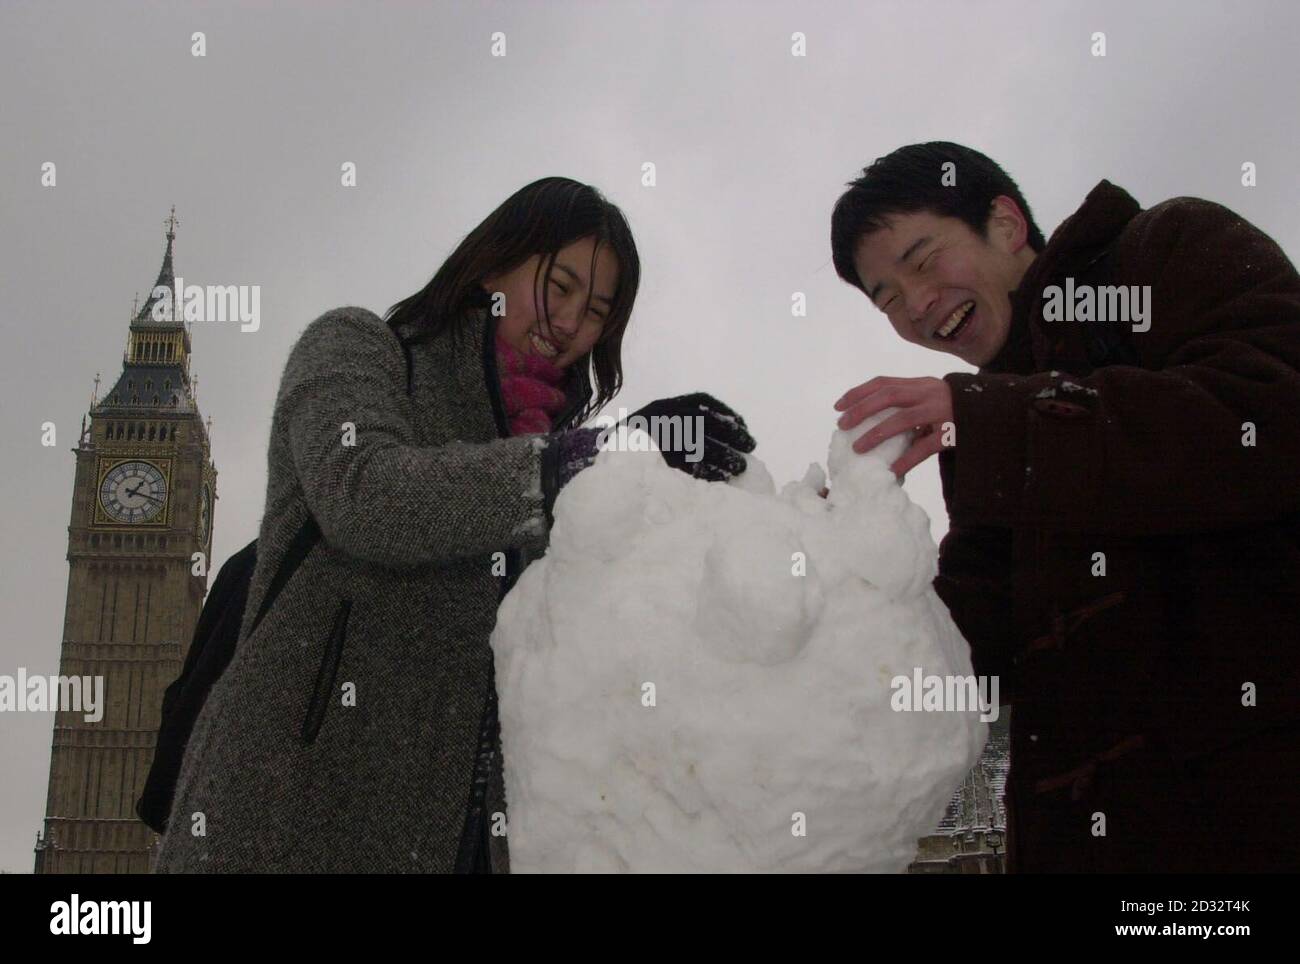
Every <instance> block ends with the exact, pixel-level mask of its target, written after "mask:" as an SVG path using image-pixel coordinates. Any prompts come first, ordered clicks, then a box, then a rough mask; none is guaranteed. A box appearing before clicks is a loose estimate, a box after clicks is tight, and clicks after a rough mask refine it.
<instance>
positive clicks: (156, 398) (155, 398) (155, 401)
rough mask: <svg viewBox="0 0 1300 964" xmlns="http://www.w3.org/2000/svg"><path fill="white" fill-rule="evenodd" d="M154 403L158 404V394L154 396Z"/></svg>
mask: <svg viewBox="0 0 1300 964" xmlns="http://www.w3.org/2000/svg"><path fill="white" fill-rule="evenodd" d="M153 403H154V404H155V405H157V404H158V396H157V395H155V396H154V397H153Z"/></svg>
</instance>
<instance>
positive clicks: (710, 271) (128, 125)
mask: <svg viewBox="0 0 1300 964" xmlns="http://www.w3.org/2000/svg"><path fill="white" fill-rule="evenodd" d="M1298 27H1300V11H1297V9H1296V7H1295V5H1294V4H1293V3H1287V2H1273V3H1266V2H1240V0H1238V2H1233V3H1211V2H1203V0H1198V2H1179V3H1173V2H1161V3H1135V2H1133V0H1127V2H1121V3H1104V2H1103V3H1098V2H1089V3H1086V4H1084V3H1065V2H1055V3H1053V2H1032V3H1031V2H1016V3H1011V2H971V3H957V2H943V3H939V2H915V0H914V2H875V0H854V2H847V3H831V2H810V0H801V2H798V3H793V2H780V3H777V2H773V3H735V2H733V3H723V2H699V0H695V2H687V3H659V2H655V3H650V2H611V3H594V2H581V3H577V2H559V3H545V4H543V3H531V2H528V3H510V4H499V3H472V4H471V3H457V4H451V3H421V4H414V3H394V2H389V3H365V4H359V3H358V4H355V5H351V4H349V5H344V4H340V3H332V2H321V0H313V2H310V3H288V2H279V3H269V2H265V3H250V2H244V3H192V2H186V0H166V2H156V3H122V2H115V3H102V2H83V3H57V2H39V3H17V2H12V0H0V225H3V227H2V229H0V263H3V265H4V276H5V284H4V288H3V292H2V293H0V318H3V322H4V326H5V328H4V332H5V336H6V344H5V346H4V351H3V353H2V355H0V357H2V358H3V360H2V361H0V364H2V365H3V366H4V370H3V374H4V382H3V383H4V386H5V399H6V404H5V405H4V406H3V407H2V408H0V431H2V433H3V435H2V437H3V439H4V440H5V445H6V455H7V462H8V464H7V468H6V470H5V471H4V472H3V473H0V489H2V491H3V503H2V504H3V505H6V506H8V507H9V508H8V511H9V516H8V517H7V520H6V522H5V526H4V534H5V537H4V540H3V546H2V547H0V552H3V560H2V562H0V565H2V566H3V570H2V571H3V580H0V617H2V618H3V626H4V634H5V635H4V647H3V658H0V673H4V674H13V673H15V672H16V669H17V667H19V666H24V667H26V668H27V670H28V671H29V672H30V673H52V672H57V668H58V657H59V641H60V638H61V633H62V619H63V605H64V594H65V590H66V583H67V571H68V567H67V562H66V559H65V552H66V539H67V528H66V527H67V524H68V514H69V505H70V498H71V492H72V480H73V456H72V455H71V454H70V452H69V448H70V447H71V446H72V445H73V444H75V440H76V436H77V430H78V427H79V424H80V421H81V418H82V415H83V414H84V413H85V411H86V408H87V403H88V401H89V395H90V391H91V386H92V380H93V378H94V375H95V373H96V372H100V373H101V374H102V375H103V378H104V380H105V382H106V383H107V385H111V384H112V381H113V379H114V378H115V377H116V375H117V374H118V372H119V371H120V367H121V356H122V351H123V348H124V347H125V344H126V334H127V321H128V314H129V311H130V307H131V299H132V295H133V294H134V293H135V292H140V294H141V296H142V297H143V296H145V295H146V294H147V291H148V288H149V286H150V285H151V284H152V283H153V280H154V277H155V276H156V274H157V271H158V266H159V262H160V259H161V256H162V252H163V244H164V239H163V227H162V221H163V218H164V217H165V216H166V214H167V211H168V208H169V206H170V205H172V204H175V205H176V210H177V216H178V217H179V219H180V227H179V229H178V237H177V241H176V267H177V273H178V274H180V275H182V276H184V278H185V279H186V280H187V282H190V283H198V284H250V285H251V284H257V285H260V286H261V288H262V304H261V309H262V327H261V330H260V331H258V332H257V333H241V332H240V331H239V330H238V327H237V326H236V325H231V324H226V325H219V324H209V325H204V324H196V326H195V333H194V359H193V367H194V371H195V372H196V373H197V374H198V375H199V379H200V387H199V405H200V407H201V409H202V411H203V413H204V414H205V415H206V416H211V417H212V419H213V433H212V440H213V452H214V458H215V461H216V465H217V469H218V472H219V473H220V476H219V483H218V496H219V501H218V504H217V509H216V521H215V544H214V553H213V555H214V559H215V561H216V562H217V563H218V564H219V563H220V562H221V561H223V560H224V559H225V557H226V556H227V555H229V554H230V553H231V552H232V551H234V550H235V549H237V548H238V547H240V546H242V545H243V544H244V543H245V542H247V541H248V540H249V539H251V538H253V537H254V536H255V535H256V533H257V526H258V521H259V519H260V516H261V511H262V500H263V495H264V487H265V481H266V479H265V462H266V443H267V433H268V428H269V424H270V418H271V406H272V401H273V399H274V396H275V391H276V385H277V380H278V377H279V373H280V370H281V368H282V366H283V364H284V360H285V357H286V354H287V352H288V349H289V346H290V345H291V343H292V342H293V340H294V338H295V337H296V335H297V334H298V333H299V332H300V331H301V330H302V329H303V328H304V327H305V326H306V325H307V323H308V322H310V321H311V320H312V319H313V318H314V317H316V316H317V315H318V314H320V313H321V312H322V311H324V310H326V309H328V308H331V307H334V306H337V305H344V304H356V305H364V306H366V307H369V308H372V309H374V310H376V311H379V312H381V313H382V311H383V310H384V309H385V308H387V307H388V306H389V305H390V304H392V303H393V302H394V301H397V300H398V299H400V298H402V297H404V296H405V295H407V294H409V293H411V292H412V291H414V290H416V289H417V288H419V287H421V286H422V285H423V284H424V283H425V282H426V281H427V280H428V278H429V277H430V276H431V275H432V274H433V272H434V270H436V268H437V266H438V265H439V263H440V262H441V261H442V259H443V258H445V257H446V255H447V254H448V253H449V252H450V251H451V249H452V247H453V246H454V245H455V243H456V242H457V241H458V240H459V239H460V238H461V237H462V236H463V235H464V234H465V233H466V232H467V231H469V230H470V229H471V228H472V227H473V226H474V225H475V224H477V223H478V221H480V220H481V219H482V218H483V217H484V216H485V215H486V214H487V213H488V212H489V211H490V210H491V209H492V208H493V207H495V206H496V205H497V204H498V203H500V202H501V201H502V200H504V199H505V198H506V197H507V196H508V195H509V194H510V193H512V192H513V191H514V190H516V189H517V188H519V187H521V186H522V185H524V184H525V183H527V182H529V181H532V180H534V179H536V178H538V177H542V176H545V175H551V174H563V175H567V176H570V177H574V178H577V179H580V180H584V181H588V182H590V183H593V184H595V185H596V186H598V187H599V188H601V189H602V190H603V191H604V192H605V193H606V194H607V195H608V197H609V198H610V199H611V200H612V201H614V202H615V203H616V204H618V205H620V206H621V207H622V208H623V210H624V212H625V213H626V214H627V216H628V218H629V220H630V222H631V224H632V228H633V231H634V233H635V235H636V239H637V243H638V246H639V248H640V252H641V258H642V289H641V296H640V298H639V300H638V303H637V306H636V310H635V312H634V315H633V320H632V326H631V329H630V331H629V335H628V338H627V340H626V342H625V346H626V351H625V359H624V363H625V368H626V375H627V382H626V388H625V391H624V393H623V395H622V396H620V398H619V399H618V400H617V401H616V403H615V404H616V406H617V405H619V404H624V405H627V406H628V407H629V408H631V407H635V406H637V405H639V404H642V403H644V402H646V401H649V400H650V399H653V398H657V397H660V396H664V395H671V394H678V393H681V392H685V391H689V390H693V389H705V390H708V391H710V392H712V393H713V394H715V395H717V396H718V397H720V398H722V399H723V400H725V401H727V402H728V403H730V404H731V405H733V406H734V407H735V408H737V409H738V410H739V411H740V412H741V413H742V414H743V415H744V416H745V418H746V420H747V421H748V422H749V424H750V426H751V428H752V429H753V431H754V434H755V435H756V437H757V438H758V440H759V450H758V455H759V456H760V457H762V458H763V459H764V460H765V461H766V462H767V464H768V467H769V468H770V469H771V471H772V474H773V475H774V476H775V478H776V479H777V482H778V484H780V483H783V482H785V481H787V480H789V479H790V478H793V477H798V476H800V475H802V473H803V470H804V469H805V468H806V466H807V464H808V463H809V462H812V461H822V462H824V459H825V454H826V445H827V441H828V439H829V436H830V432H831V430H832V428H833V419H834V416H833V413H832V410H831V404H832V402H833V401H834V400H835V398H837V397H838V396H839V395H840V394H841V393H842V392H843V391H844V390H845V389H847V388H849V387H850V386H852V385H855V384H858V383H859V382H861V381H864V380H865V379H867V378H869V377H871V376H873V375H877V374H888V375H936V376H937V375H942V374H944V373H946V372H948V371H952V370H954V369H958V368H963V367H964V366H962V364H961V363H960V362H957V361H955V360H952V359H951V358H950V356H944V355H938V354H934V353H930V352H927V351H924V350H922V349H920V348H916V347H912V346H908V345H905V344H904V343H902V342H900V341H899V340H897V338H896V336H895V335H894V334H893V332H892V330H891V329H890V328H889V326H888V324H887V323H886V321H885V319H884V317H883V316H882V315H880V314H878V313H876V312H875V310H874V309H872V308H871V307H870V306H869V305H868V304H867V302H866V301H865V299H863V298H862V296H861V295H859V294H857V293H856V292H854V291H853V290H851V289H849V288H848V287H847V286H845V285H844V284H842V283H841V282H840V281H839V280H838V279H837V278H836V276H835V272H834V269H833V268H832V267H831V264H830V247H829V241H828V237H829V217H830V210H831V206H832V205H833V203H834V201H835V199H836V198H837V197H838V195H839V193H840V192H841V190H842V188H843V185H844V182H845V181H847V180H848V179H850V178H851V177H852V176H854V174H855V173H856V172H857V171H859V170H860V169H861V168H862V167H863V166H864V165H865V164H867V163H869V162H870V161H871V160H872V159H874V158H876V157H877V156H880V155H882V154H885V153H888V152H889V151H890V150H892V149H893V148H895V147H898V146H900V145H902V144H907V143H911V142H915V141H920V140H932V139H943V140H954V141H958V142H962V143H966V144H969V145H970V146H972V147H975V148H978V149H980V150H983V151H984V152H986V153H988V154H989V155H991V156H992V157H993V158H994V159H996V160H998V161H999V162H1001V163H1002V164H1003V165H1004V166H1005V167H1006V168H1007V170H1008V171H1009V172H1010V173H1011V174H1012V176H1013V177H1015V178H1016V179H1017V180H1018V182H1019V184H1020V186H1021V188H1022V190H1023V191H1024V193H1025V195H1026V197H1027V198H1028V200H1029V202H1030V204H1031V206H1032V208H1033V211H1034V214H1035V216H1036V218H1037V220H1038V222H1039V224H1040V226H1041V227H1042V228H1043V230H1044V232H1046V233H1049V234H1050V232H1051V230H1052V229H1054V228H1055V227H1056V225H1057V224H1058V223H1059V222H1060V221H1061V220H1062V218H1064V217H1065V216H1066V215H1068V214H1069V213H1071V212H1072V211H1073V210H1074V209H1075V208H1076V207H1077V206H1078V205H1079V203H1080V202H1081V201H1082V199H1083V197H1084V195H1085V194H1086V193H1087V192H1088V191H1089V190H1090V189H1091V188H1092V187H1093V186H1094V185H1095V184H1096V182H1097V181H1098V180H1100V179H1101V178H1103V177H1104V178H1109V179H1110V180H1112V181H1114V182H1115V183H1117V184H1119V185H1120V186H1121V187H1124V188H1126V189H1127V190H1129V191H1130V192H1131V193H1132V194H1133V195H1134V196H1135V197H1137V199H1138V200H1139V201H1140V202H1141V203H1142V204H1143V205H1144V206H1149V205H1151V204H1153V203H1156V202H1158V201H1160V200H1163V199H1165V198H1167V197H1171V196H1175V195H1196V196H1200V197H1206V198H1210V199H1213V200H1216V201H1219V202H1221V203H1224V204H1227V205H1229V206H1230V207H1232V208H1234V209H1236V210H1237V211H1238V212H1240V213H1241V214H1242V215H1243V216H1244V217H1246V218H1247V219H1249V220H1251V221H1253V222H1254V223H1256V224H1257V225H1259V226H1260V227H1261V228H1263V229H1264V230H1265V231H1267V232H1268V233H1270V234H1271V235H1272V236H1273V237H1274V238H1275V239H1276V240H1277V241H1278V242H1279V243H1280V244H1281V245H1282V246H1283V248H1284V249H1286V250H1287V252H1288V253H1290V254H1291V255H1292V257H1293V258H1294V257H1295V255H1296V253H1297V252H1298V251H1300V226H1298V224H1297V212H1298V211H1300V203H1298V202H1300V186H1298V185H1300V182H1298V181H1297V168H1296V158H1297V157H1300V133H1298V132H1297V129H1296V123H1295V117H1296V91H1297V90H1298V89H1300V69H1297V66H1296V56H1295V52H1294V44H1295V37H1296V34H1297V28H1298ZM195 31H203V32H204V33H205V34H206V40H207V55H206V57H203V58H196V57H193V56H191V52H190V50H191V40H190V38H191V34H192V33H194V32H195ZM495 31H502V32H504V33H505V35H506V43H507V47H506V50H507V54H506V56H505V57H495V58H494V57H492V56H491V55H490V53H491V50H490V47H491V35H492V34H493V32H495ZM795 31H801V32H803V33H804V34H805V35H806V37H807V56H806V57H802V58H796V57H793V56H791V49H790V48H791V34H792V33H794V32H795ZM1094 31H1104V32H1105V34H1106V45H1107V55H1106V56H1105V57H1104V58H1097V57H1093V56H1092V55H1091V53H1090V47H1091V39H1090V38H1091V35H1092V33H1093V32H1094ZM46 161H53V162H55V163H56V164H57V172H58V183H57V187H54V188H44V187H42V186H41V184H40V173H41V165H42V163H44V162H46ZM345 161H353V162H355V163H356V165H357V169H358V184H357V186H356V187H355V188H344V187H341V186H340V183H339V170H340V165H341V164H342V163H344V162H345ZM646 161H652V162H654V163H655V165H656V167H657V174H658V183H657V185H656V186H655V187H653V188H648V187H643V186H642V185H641V165H642V164H643V163H644V162H646ZM1245 161H1253V162H1254V163H1255V164H1256V165H1257V166H1258V186H1257V187H1254V188H1245V187H1243V186H1242V185H1241V183H1240V170H1241V164H1242V163H1243V162H1245ZM795 291H802V292H805V293H806V295H807V298H808V316H807V317H805V318H795V317H792V316H791V312H790V299H791V294H792V293H793V292H795ZM107 385H106V386H105V387H107ZM45 421H53V422H55V423H56V424H57V426H58V433H59V435H58V445H57V446H56V447H53V448H45V447H42V446H41V444H40V432H41V430H40V426H41V423H43V422H45ZM907 487H908V490H909V491H910V492H911V494H912V496H913V498H914V499H916V500H917V501H918V502H919V503H920V504H921V505H922V506H923V507H924V508H925V509H926V510H927V512H928V513H929V514H930V516H931V519H932V521H933V528H934V532H935V536H936V538H938V537H939V536H940V535H942V533H943V532H944V531H945V529H946V519H945V516H944V510H943V503H942V499H941V497H940V494H939V486H938V476H937V469H936V466H935V462H934V460H931V461H930V462H929V463H927V464H926V466H924V467H923V468H921V469H918V470H917V471H916V472H915V473H913V476H912V477H911V478H909V481H908V483H907ZM52 724H53V717H52V716H51V715H48V714H29V713H5V714H0V766H2V767H3V776H2V777H0V781H2V782H3V785H4V788H5V789H4V793H3V795H0V869H5V870H9V871H13V872H22V873H25V872H29V871H30V870H31V866H32V845H33V840H34V835H35V833H36V831H37V830H38V829H39V828H40V827H41V822H42V816H43V813H44V805H45V791H46V776H47V768H48V764H49V749H50V739H51V733H52V729H51V728H52Z"/></svg>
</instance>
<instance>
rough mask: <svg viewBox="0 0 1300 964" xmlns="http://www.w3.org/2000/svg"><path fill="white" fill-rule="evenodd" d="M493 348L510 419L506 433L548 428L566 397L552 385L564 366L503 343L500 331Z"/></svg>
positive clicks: (555, 383) (559, 376) (544, 430)
mask: <svg viewBox="0 0 1300 964" xmlns="http://www.w3.org/2000/svg"><path fill="white" fill-rule="evenodd" d="M496 352H497V376H498V378H499V379H500V382H501V400H502V402H503V403H504V405H505V409H506V418H508V419H509V421H510V434H511V435H527V434H530V433H541V434H545V433H547V432H549V431H550V430H551V420H552V419H553V418H554V417H555V415H556V414H557V413H558V412H559V411H560V409H561V408H563V407H564V403H565V402H566V401H567V398H566V397H565V394H564V392H563V391H561V390H560V389H559V388H558V387H556V386H558V385H559V384H560V382H562V381H563V380H564V369H562V368H557V367H556V366H554V365H552V364H551V363H550V362H549V361H547V360H546V359H545V358H542V357H541V356H540V355H535V354H533V353H532V352H529V353H527V354H524V353H523V352H521V351H519V349H517V348H515V347H514V346H513V345H511V344H509V343H507V342H506V341H505V339H504V338H502V337H501V332H500V331H498V332H497V337H496Z"/></svg>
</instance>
